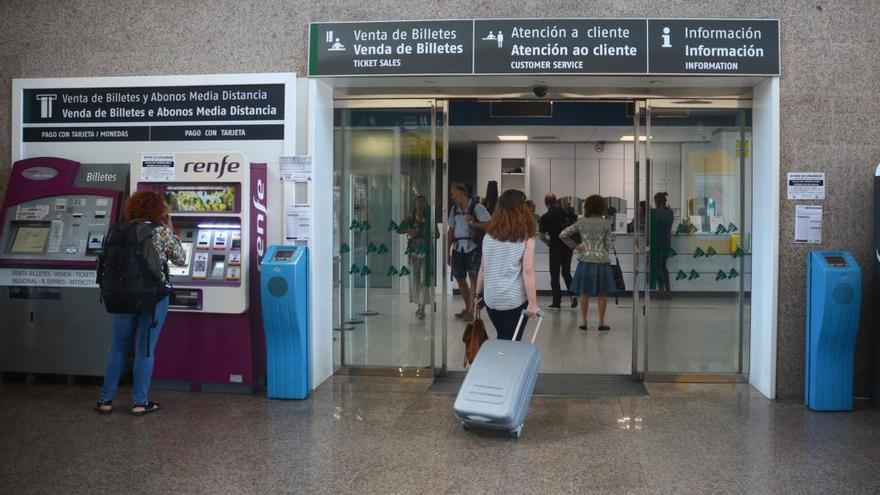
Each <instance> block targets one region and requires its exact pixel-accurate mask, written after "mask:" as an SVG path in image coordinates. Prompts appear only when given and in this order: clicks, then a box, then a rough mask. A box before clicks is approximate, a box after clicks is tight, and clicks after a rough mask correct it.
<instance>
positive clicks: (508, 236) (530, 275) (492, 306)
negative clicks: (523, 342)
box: [474, 189, 540, 340]
mask: <svg viewBox="0 0 880 495" xmlns="http://www.w3.org/2000/svg"><path fill="white" fill-rule="evenodd" d="M536 227H537V225H536V223H535V219H534V217H533V216H532V213H531V212H530V211H529V210H528V208H527V207H526V196H525V194H523V192H522V191H517V190H515V189H508V190H507V191H504V193H502V194H501V197H500V198H498V205H497V206H496V208H495V213H493V214H492V219H491V220H490V221H489V224H488V225H487V226H486V236H485V238H484V239H483V261H482V264H481V265H480V271H479V273H478V275H477V284H476V289H475V291H474V293H475V294H476V296H475V298H474V300H475V302H476V303H477V304H479V303H481V302H482V304H485V306H486V311H487V312H488V313H489V319H490V320H492V325H494V326H495V329H496V330H497V332H498V338H499V339H504V340H511V339H513V337H514V334H515V333H516V329H517V322H518V321H519V320H520V315H521V314H522V311H523V310H526V312H527V313H528V315H529V317H533V316H535V315H537V314H538V312H539V311H540V308H539V307H538V302H537V295H536V292H535V266H534V258H535V231H536ZM521 338H522V332H519V336H518V340H519V339H521Z"/></svg>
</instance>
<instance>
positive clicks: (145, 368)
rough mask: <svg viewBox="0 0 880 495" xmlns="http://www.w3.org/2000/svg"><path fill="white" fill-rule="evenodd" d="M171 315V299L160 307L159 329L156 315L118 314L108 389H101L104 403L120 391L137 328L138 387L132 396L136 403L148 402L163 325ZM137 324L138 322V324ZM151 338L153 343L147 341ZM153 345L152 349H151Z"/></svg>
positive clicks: (114, 328) (136, 363)
mask: <svg viewBox="0 0 880 495" xmlns="http://www.w3.org/2000/svg"><path fill="white" fill-rule="evenodd" d="M167 315H168V297H167V296H166V297H165V298H164V299H162V300H161V301H159V302H158V303H157V304H156V326H155V328H150V325H151V324H152V322H153V314H152V313H140V314H135V313H128V314H115V315H112V316H113V347H112V348H111V349H110V355H109V356H107V369H106V371H105V372H104V387H103V388H101V401H102V402H107V401H112V400H113V396H114V395H116V389H117V388H119V379H120V378H122V371H123V368H124V367H125V359H126V357H128V350H129V349H131V342H132V340H134V339H135V335H134V333H135V332H134V327H135V324H136V325H137V341H136V342H135V353H134V386H133V387H132V391H131V395H132V399H134V403H135V404H146V403H147V392H148V391H149V390H150V381H151V380H152V379H153V363H154V361H155V350H156V342H158V341H159V334H160V333H161V332H162V325H163V324H164V323H165V317H166V316H167ZM135 322H137V323H135ZM148 338H149V342H147V339H148ZM148 346H149V347H148Z"/></svg>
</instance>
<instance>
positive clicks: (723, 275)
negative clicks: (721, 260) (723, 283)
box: [715, 270, 727, 282]
mask: <svg viewBox="0 0 880 495" xmlns="http://www.w3.org/2000/svg"><path fill="white" fill-rule="evenodd" d="M726 278H727V274H726V273H724V270H718V273H716V274H715V281H716V282H717V281H719V280H724V279H726Z"/></svg>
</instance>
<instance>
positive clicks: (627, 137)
mask: <svg viewBox="0 0 880 495" xmlns="http://www.w3.org/2000/svg"><path fill="white" fill-rule="evenodd" d="M651 139H654V136H651ZM620 140H621V141H629V142H632V141H635V140H636V138H635V137H634V136H620ZM647 140H648V138H647V136H639V141H647Z"/></svg>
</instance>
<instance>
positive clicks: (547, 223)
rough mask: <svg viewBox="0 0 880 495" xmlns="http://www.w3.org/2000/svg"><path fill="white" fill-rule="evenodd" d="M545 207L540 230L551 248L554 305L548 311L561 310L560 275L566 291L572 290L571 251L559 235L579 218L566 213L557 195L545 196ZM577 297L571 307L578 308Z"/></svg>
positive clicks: (542, 237) (573, 298) (545, 242)
mask: <svg viewBox="0 0 880 495" xmlns="http://www.w3.org/2000/svg"><path fill="white" fill-rule="evenodd" d="M544 205H545V206H547V213H544V215H542V216H541V221H540V222H539V225H538V230H540V231H541V239H542V240H543V241H544V244H547V246H548V247H549V248H550V289H551V290H552V291H553V303H552V304H550V306H548V307H547V309H560V307H561V305H562V290H561V288H560V286H559V275H560V273H561V274H562V278H563V279H564V280H565V289H566V290H570V288H571V255H572V253H571V249H569V247H568V246H566V245H565V243H564V242H562V241H561V240H560V239H559V233H560V232H562V230H563V229H565V228H566V227H568V226H569V225H571V224H572V223H574V221H575V220H577V218H576V217H575V216H574V214H573V213H571V212H567V211H565V209H563V208H562V207H561V206H560V205H559V202H558V201H557V200H556V195H555V194H553V193H547V195H546V196H544ZM572 217H574V218H572ZM577 304H578V302H577V297H572V298H571V307H572V308H576V307H577Z"/></svg>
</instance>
